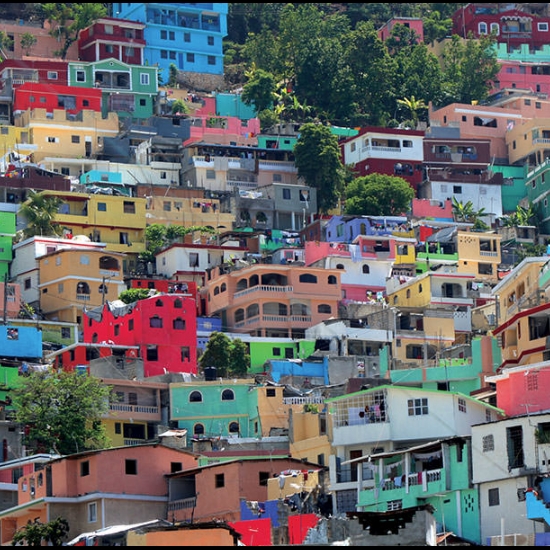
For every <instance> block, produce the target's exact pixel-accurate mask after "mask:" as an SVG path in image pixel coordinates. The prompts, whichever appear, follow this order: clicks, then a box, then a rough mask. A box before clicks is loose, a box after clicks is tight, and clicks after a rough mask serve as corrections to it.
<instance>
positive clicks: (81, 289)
mask: <svg viewBox="0 0 550 550" xmlns="http://www.w3.org/2000/svg"><path fill="white" fill-rule="evenodd" d="M76 293H77V294H90V285H89V284H88V283H86V282H84V281H80V282H79V283H78V284H77V285H76Z"/></svg>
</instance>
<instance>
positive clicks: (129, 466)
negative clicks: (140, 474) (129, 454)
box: [124, 458, 137, 476]
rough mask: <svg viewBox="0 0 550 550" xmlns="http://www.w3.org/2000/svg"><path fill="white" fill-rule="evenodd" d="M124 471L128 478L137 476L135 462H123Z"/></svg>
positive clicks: (129, 459)
mask: <svg viewBox="0 0 550 550" xmlns="http://www.w3.org/2000/svg"><path fill="white" fill-rule="evenodd" d="M124 471H125V473H126V475H128V476H137V460H135V459H133V458H127V459H126V460H125V469H124Z"/></svg>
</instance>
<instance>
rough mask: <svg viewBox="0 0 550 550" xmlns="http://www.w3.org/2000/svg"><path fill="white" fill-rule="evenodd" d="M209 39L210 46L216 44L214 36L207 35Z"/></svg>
mask: <svg viewBox="0 0 550 550" xmlns="http://www.w3.org/2000/svg"><path fill="white" fill-rule="evenodd" d="M207 40H208V45H209V46H213V45H214V37H213V36H208V37H207Z"/></svg>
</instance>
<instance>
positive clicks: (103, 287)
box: [97, 283, 109, 295]
mask: <svg viewBox="0 0 550 550" xmlns="http://www.w3.org/2000/svg"><path fill="white" fill-rule="evenodd" d="M97 291H98V292H99V293H100V294H101V295H103V294H107V293H108V292H109V287H108V286H107V285H104V284H103V283H101V284H100V285H99V287H98V289H97Z"/></svg>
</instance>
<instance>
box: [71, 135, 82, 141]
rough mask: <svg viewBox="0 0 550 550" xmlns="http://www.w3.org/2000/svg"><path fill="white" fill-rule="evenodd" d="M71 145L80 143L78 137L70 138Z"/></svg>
mask: <svg viewBox="0 0 550 550" xmlns="http://www.w3.org/2000/svg"><path fill="white" fill-rule="evenodd" d="M71 143H80V136H71Z"/></svg>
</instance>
